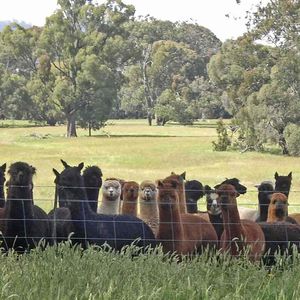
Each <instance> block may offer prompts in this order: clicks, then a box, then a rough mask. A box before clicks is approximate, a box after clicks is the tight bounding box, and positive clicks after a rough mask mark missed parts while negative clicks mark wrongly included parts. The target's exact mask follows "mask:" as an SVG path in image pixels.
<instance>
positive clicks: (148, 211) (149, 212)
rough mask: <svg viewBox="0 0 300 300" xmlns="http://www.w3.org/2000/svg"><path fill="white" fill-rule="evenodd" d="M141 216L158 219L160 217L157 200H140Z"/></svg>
mask: <svg viewBox="0 0 300 300" xmlns="http://www.w3.org/2000/svg"><path fill="white" fill-rule="evenodd" d="M140 216H141V217H142V218H143V217H144V216H145V217H146V218H149V219H150V218H151V219H157V218H158V206H157V202H156V201H154V202H146V201H143V200H142V201H140Z"/></svg>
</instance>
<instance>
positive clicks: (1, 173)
mask: <svg viewBox="0 0 300 300" xmlns="http://www.w3.org/2000/svg"><path fill="white" fill-rule="evenodd" d="M5 170H6V164H3V165H2V166H0V185H2V186H3V184H4V182H5Z"/></svg>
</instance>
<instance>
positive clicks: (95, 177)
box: [82, 166, 102, 188]
mask: <svg viewBox="0 0 300 300" xmlns="http://www.w3.org/2000/svg"><path fill="white" fill-rule="evenodd" d="M82 176H83V180H84V185H85V187H86V188H101V185H102V171H101V169H100V168H99V167H97V166H88V167H86V168H85V169H84V171H83V173H82Z"/></svg>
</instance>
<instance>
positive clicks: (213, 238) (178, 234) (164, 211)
mask: <svg viewBox="0 0 300 300" xmlns="http://www.w3.org/2000/svg"><path fill="white" fill-rule="evenodd" d="M181 181H182V179H181V178H178V179H177V180H174V179H170V177H167V178H165V179H164V180H159V181H158V182H157V185H158V207H159V227H158V233H157V239H158V241H160V242H161V244H162V248H163V251H164V253H173V252H176V253H177V254H180V255H192V254H195V253H201V252H202V251H203V249H204V248H207V246H210V247H216V246H217V242H218V237H217V234H216V232H215V230H214V228H213V226H212V224H211V223H210V222H208V221H206V220H204V219H203V218H201V217H199V216H198V215H196V214H184V213H181V211H180V200H179V195H180V193H181V192H182V187H181V185H182V182H181Z"/></svg>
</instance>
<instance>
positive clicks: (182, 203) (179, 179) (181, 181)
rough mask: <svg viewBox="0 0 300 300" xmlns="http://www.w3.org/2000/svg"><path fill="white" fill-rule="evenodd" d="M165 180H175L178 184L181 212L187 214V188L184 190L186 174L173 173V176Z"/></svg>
mask: <svg viewBox="0 0 300 300" xmlns="http://www.w3.org/2000/svg"><path fill="white" fill-rule="evenodd" d="M165 180H175V181H177V182H178V188H177V190H178V196H179V210H180V213H181V214H186V213H187V208H186V199H185V188H184V180H185V172H183V173H182V174H180V175H178V174H175V173H174V172H171V175H170V176H168V177H167V178H165Z"/></svg>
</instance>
